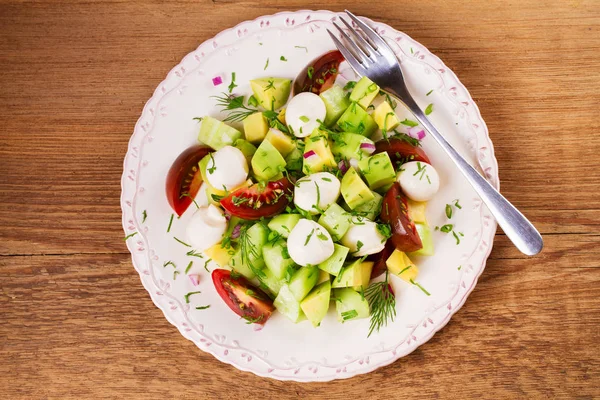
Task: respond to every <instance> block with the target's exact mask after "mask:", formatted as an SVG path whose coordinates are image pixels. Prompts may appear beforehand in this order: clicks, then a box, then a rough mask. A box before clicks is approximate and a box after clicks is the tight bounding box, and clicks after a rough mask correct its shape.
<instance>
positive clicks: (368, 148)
mask: <svg viewBox="0 0 600 400" xmlns="http://www.w3.org/2000/svg"><path fill="white" fill-rule="evenodd" d="M360 149H361V150H362V151H364V152H365V153H367V154H373V152H374V151H375V145H374V144H373V143H361V144H360Z"/></svg>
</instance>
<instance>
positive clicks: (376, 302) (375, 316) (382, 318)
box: [365, 271, 396, 337]
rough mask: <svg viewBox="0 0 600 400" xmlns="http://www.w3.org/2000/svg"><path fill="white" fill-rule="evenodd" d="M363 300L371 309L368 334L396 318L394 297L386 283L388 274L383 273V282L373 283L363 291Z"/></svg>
mask: <svg viewBox="0 0 600 400" xmlns="http://www.w3.org/2000/svg"><path fill="white" fill-rule="evenodd" d="M365 298H366V299H367V301H368V302H369V306H370V307H371V325H370V326H369V334H368V335H367V337H369V336H371V334H372V333H373V331H378V332H379V329H380V328H381V327H382V326H386V325H387V324H388V321H390V322H393V321H394V318H395V317H396V297H395V296H394V292H393V291H392V288H391V286H390V285H389V283H388V273H387V271H386V273H385V280H384V281H381V282H373V283H371V284H370V285H369V287H368V288H367V290H365Z"/></svg>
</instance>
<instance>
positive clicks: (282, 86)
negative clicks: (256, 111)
mask: <svg viewBox="0 0 600 400" xmlns="http://www.w3.org/2000/svg"><path fill="white" fill-rule="evenodd" d="M250 87H251V88H252V92H253V93H254V97H255V98H256V100H258V103H259V104H260V105H261V106H262V107H263V108H265V109H266V110H271V111H274V110H276V109H278V108H280V107H283V106H284V105H285V103H287V100H288V97H290V90H291V88H292V81H291V80H290V79H285V78H261V79H253V80H251V81H250Z"/></svg>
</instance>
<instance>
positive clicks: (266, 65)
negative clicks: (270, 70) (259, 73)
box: [263, 58, 269, 71]
mask: <svg viewBox="0 0 600 400" xmlns="http://www.w3.org/2000/svg"><path fill="white" fill-rule="evenodd" d="M268 66H269V59H268V58H267V62H266V63H265V67H264V68H263V71H266V70H267V67H268Z"/></svg>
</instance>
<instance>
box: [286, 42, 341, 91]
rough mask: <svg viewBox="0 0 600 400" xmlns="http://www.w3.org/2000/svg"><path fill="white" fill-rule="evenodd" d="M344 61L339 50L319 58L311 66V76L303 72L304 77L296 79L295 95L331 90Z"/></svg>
mask: <svg viewBox="0 0 600 400" xmlns="http://www.w3.org/2000/svg"><path fill="white" fill-rule="evenodd" d="M342 61H344V56H343V55H342V53H340V52H339V51H338V50H334V51H330V52H328V53H325V54H323V55H322V56H320V57H319V58H317V59H316V60H315V61H313V62H312V63H311V65H310V66H309V67H312V68H313V70H312V74H311V76H309V75H308V73H307V71H306V70H303V71H302V72H301V74H302V75H299V76H297V77H296V80H295V81H294V95H297V94H298V93H302V92H312V93H315V94H320V93H322V92H324V91H326V90H327V89H329V88H330V87H331V86H333V83H334V82H335V78H336V77H337V75H338V72H339V70H340V64H341V62H342Z"/></svg>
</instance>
